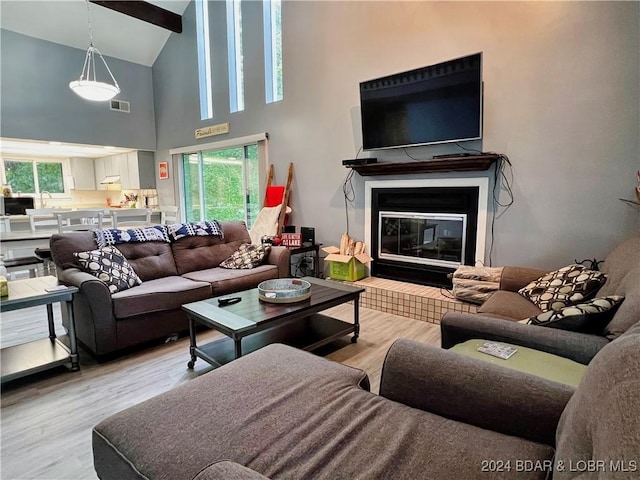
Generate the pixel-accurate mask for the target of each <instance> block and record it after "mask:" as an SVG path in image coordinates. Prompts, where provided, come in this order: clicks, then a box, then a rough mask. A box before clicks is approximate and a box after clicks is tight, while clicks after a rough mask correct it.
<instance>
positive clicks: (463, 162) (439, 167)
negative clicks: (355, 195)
mask: <svg viewBox="0 0 640 480" xmlns="http://www.w3.org/2000/svg"><path fill="white" fill-rule="evenodd" d="M499 158H500V155H498V154H495V153H491V154H484V155H469V156H462V157H448V158H433V159H431V160H424V161H421V162H420V161H418V162H381V163H370V164H369V165H352V166H350V167H348V168H352V169H353V170H355V171H356V172H358V173H359V174H360V175H362V176H366V177H369V176H374V175H412V174H416V173H439V172H477V171H481V170H488V169H489V167H490V166H491V165H492V164H493V163H494V162H496V161H497V160H498V159H499Z"/></svg>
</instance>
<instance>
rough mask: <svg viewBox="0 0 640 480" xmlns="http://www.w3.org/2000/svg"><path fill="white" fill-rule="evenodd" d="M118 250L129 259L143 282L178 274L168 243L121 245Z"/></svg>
mask: <svg viewBox="0 0 640 480" xmlns="http://www.w3.org/2000/svg"><path fill="white" fill-rule="evenodd" d="M118 250H120V251H121V252H122V254H123V255H124V256H125V257H126V258H127V260H128V261H129V263H130V264H131V265H132V266H133V268H134V269H135V271H136V272H137V273H138V275H140V278H141V279H142V281H143V282H146V281H148V280H153V279H156V278H161V277H169V276H175V275H177V274H178V270H177V269H176V262H175V261H174V259H173V253H172V251H171V246H170V245H169V244H168V243H165V242H141V243H121V244H119V245H118Z"/></svg>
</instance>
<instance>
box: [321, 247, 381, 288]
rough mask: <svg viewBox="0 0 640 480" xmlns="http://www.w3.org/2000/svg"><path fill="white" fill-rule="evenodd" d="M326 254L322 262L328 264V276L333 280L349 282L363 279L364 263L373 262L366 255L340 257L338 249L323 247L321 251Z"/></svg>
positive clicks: (363, 253)
mask: <svg viewBox="0 0 640 480" xmlns="http://www.w3.org/2000/svg"><path fill="white" fill-rule="evenodd" d="M322 250H323V251H324V252H326V253H328V254H329V255H327V256H326V257H325V258H324V260H325V261H326V262H329V276H330V277H331V278H332V279H334V280H347V281H350V282H353V281H356V280H360V279H361V278H364V277H365V274H366V272H365V265H364V264H365V263H369V262H370V261H371V260H373V259H372V258H371V257H370V256H369V255H368V254H367V253H365V252H362V253H359V254H357V255H341V254H340V249H339V248H338V247H325V248H323V249H322Z"/></svg>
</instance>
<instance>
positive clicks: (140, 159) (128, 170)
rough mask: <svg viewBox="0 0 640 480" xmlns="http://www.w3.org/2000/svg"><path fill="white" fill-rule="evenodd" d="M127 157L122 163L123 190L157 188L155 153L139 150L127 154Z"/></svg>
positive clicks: (121, 180)
mask: <svg viewBox="0 0 640 480" xmlns="http://www.w3.org/2000/svg"><path fill="white" fill-rule="evenodd" d="M126 157H127V158H126V160H124V161H122V162H121V163H120V184H121V185H122V190H139V189H147V188H156V167H155V155H154V153H153V152H147V151H143V150H138V151H136V152H129V153H127V154H126Z"/></svg>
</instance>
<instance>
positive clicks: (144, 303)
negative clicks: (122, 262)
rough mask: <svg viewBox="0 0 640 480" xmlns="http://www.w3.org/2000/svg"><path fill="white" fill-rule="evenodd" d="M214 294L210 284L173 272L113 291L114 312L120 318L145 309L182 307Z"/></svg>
mask: <svg viewBox="0 0 640 480" xmlns="http://www.w3.org/2000/svg"><path fill="white" fill-rule="evenodd" d="M209 297H211V285H209V284H208V283H204V282H194V281H192V280H188V279H186V278H183V277H178V276H171V277H163V278H158V279H155V280H149V281H147V282H144V283H143V284H142V285H139V286H137V287H135V288H131V289H129V290H125V291H122V292H118V293H114V294H113V295H112V296H111V299H112V301H113V313H114V315H115V317H116V318H117V319H119V318H128V317H133V316H136V315H142V314H144V313H153V312H160V311H163V310H173V309H179V308H180V307H181V306H182V305H183V304H185V303H190V302H197V301H199V300H204V299H205V298H209Z"/></svg>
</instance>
